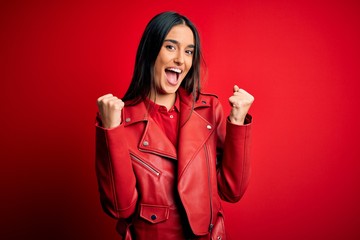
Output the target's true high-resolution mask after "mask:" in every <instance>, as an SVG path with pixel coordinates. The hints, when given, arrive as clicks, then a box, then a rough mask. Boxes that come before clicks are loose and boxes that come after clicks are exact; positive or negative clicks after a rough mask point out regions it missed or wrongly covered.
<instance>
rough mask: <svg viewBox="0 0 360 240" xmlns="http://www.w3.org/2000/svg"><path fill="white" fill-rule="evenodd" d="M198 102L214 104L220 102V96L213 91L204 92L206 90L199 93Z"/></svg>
mask: <svg viewBox="0 0 360 240" xmlns="http://www.w3.org/2000/svg"><path fill="white" fill-rule="evenodd" d="M197 102H198V103H202V104H206V103H208V104H210V105H213V104H217V103H218V102H219V98H218V96H217V95H215V94H213V93H204V92H201V93H200V94H199V98H198V100H197Z"/></svg>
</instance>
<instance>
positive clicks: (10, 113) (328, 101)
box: [0, 0, 360, 240]
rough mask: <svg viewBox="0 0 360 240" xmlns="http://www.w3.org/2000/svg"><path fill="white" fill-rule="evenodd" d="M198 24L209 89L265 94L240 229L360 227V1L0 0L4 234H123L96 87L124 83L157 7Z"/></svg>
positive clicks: (338, 234)
mask: <svg viewBox="0 0 360 240" xmlns="http://www.w3.org/2000/svg"><path fill="white" fill-rule="evenodd" d="M165 10H175V11H178V12H180V13H182V14H185V15H186V16H188V17H189V18H190V19H191V20H192V21H193V22H194V23H195V24H196V25H197V27H198V29H199V31H200V35H201V38H202V43H203V51H204V57H205V60H206V63H207V76H206V82H205V84H204V86H205V91H207V92H214V93H216V94H218V96H219V97H220V99H221V101H222V102H223V104H224V105H226V111H228V110H229V107H228V106H227V98H228V96H229V95H230V94H231V91H232V86H233V84H235V83H237V84H239V85H240V86H241V87H242V88H245V89H246V90H248V91H249V92H251V93H252V94H253V95H254V96H255V99H256V100H255V103H254V105H253V107H252V109H251V114H252V115H253V116H254V125H253V149H252V150H253V151H252V157H253V158H252V159H253V164H252V166H253V174H252V179H251V184H250V186H249V188H248V191H247V192H246V194H245V196H244V198H243V199H242V200H241V201H240V202H239V203H237V204H235V205H233V204H225V208H226V209H225V211H226V220H227V228H228V231H229V233H230V234H231V235H232V239H243V240H252V239H256V240H257V239H360V230H359V228H360V204H359V202H360V192H359V189H360V187H359V185H360V184H359V183H360V146H359V136H360V127H359V120H360V119H359V115H360V114H359V102H360V101H359V96H358V92H359V91H358V86H359V80H360V73H359V69H360V64H359V63H360V61H359V56H360V47H359V46H360V44H359V43H360V11H359V10H360V4H359V3H358V2H357V1H323V2H319V1H309V2H306V1H285V0H284V1H250V0H249V1H219V2H214V3H211V2H209V1H193V0H191V1H170V0H167V1H156V0H152V1H150V0H148V1H145V0H142V1H135V0H133V1H129V2H126V3H125V1H124V2H120V1H106V2H105V1H99V2H89V1H83V2H81V1H56V2H55V1H54V2H53V3H51V2H50V1H43V2H41V1H29V2H19V1H2V2H1V5H0V11H1V12H0V27H1V28H0V30H1V32H0V34H1V45H0V61H1V62H0V64H1V65H0V74H1V75H0V79H1V96H0V97H1V99H0V100H1V124H0V128H1V129H0V130H1V144H0V146H1V156H0V157H1V167H0V187H1V189H0V190H1V192H0V194H1V196H0V203H1V204H0V212H1V218H0V221H1V223H0V228H1V232H0V234H1V235H0V238H1V239H55V240H56V239H115V238H116V233H115V230H114V221H113V220H112V219H110V218H109V217H107V216H106V215H105V214H104V213H103V212H102V210H101V208H100V204H99V199H98V194H97V185H96V178H95V171H94V117H95V112H96V105H95V101H96V98H97V97H98V96H100V95H102V94H105V93H108V92H112V93H114V94H116V95H118V96H122V95H123V93H124V92H125V90H126V88H127V86H128V84H129V80H130V77H131V74H132V69H133V63H134V57H135V51H136V47H137V45H138V43H139V40H140V36H141V34H142V31H143V30H144V28H145V25H146V23H147V22H148V21H149V20H150V18H151V17H152V16H154V15H155V14H156V13H159V12H161V11H165Z"/></svg>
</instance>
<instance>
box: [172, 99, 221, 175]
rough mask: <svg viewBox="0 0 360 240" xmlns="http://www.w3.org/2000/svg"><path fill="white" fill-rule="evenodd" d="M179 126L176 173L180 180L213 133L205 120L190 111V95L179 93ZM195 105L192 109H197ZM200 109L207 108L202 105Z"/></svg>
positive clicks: (212, 129)
mask: <svg viewBox="0 0 360 240" xmlns="http://www.w3.org/2000/svg"><path fill="white" fill-rule="evenodd" d="M180 93H181V94H180V97H181V102H180V126H179V140H178V143H179V146H178V161H179V164H178V167H179V169H178V173H179V179H180V178H181V176H182V174H183V172H184V170H185V169H186V167H187V166H188V164H189V163H190V162H191V161H192V160H193V159H194V156H195V155H196V153H197V152H198V151H199V150H200V148H202V147H204V143H205V142H206V141H207V139H208V138H209V137H210V135H211V134H212V133H213V131H214V126H213V125H212V124H211V123H210V122H209V121H207V120H206V119H205V118H203V117H202V116H200V115H199V113H197V112H196V111H195V110H192V104H193V103H192V100H191V99H192V98H191V95H185V94H184V92H180ZM197 104H198V103H196V104H195V105H194V109H196V108H197ZM201 107H208V106H204V105H202V106H201Z"/></svg>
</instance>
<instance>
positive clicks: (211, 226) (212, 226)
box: [209, 223, 214, 233]
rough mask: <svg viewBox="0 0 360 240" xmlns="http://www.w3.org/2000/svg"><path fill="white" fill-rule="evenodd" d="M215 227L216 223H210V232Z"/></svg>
mask: <svg viewBox="0 0 360 240" xmlns="http://www.w3.org/2000/svg"><path fill="white" fill-rule="evenodd" d="M213 228H214V224H212V223H210V225H209V233H211V231H212V229H213Z"/></svg>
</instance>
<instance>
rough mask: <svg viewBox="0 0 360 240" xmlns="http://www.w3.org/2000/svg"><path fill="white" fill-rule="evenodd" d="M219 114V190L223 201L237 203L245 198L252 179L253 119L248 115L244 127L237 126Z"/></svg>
mask: <svg viewBox="0 0 360 240" xmlns="http://www.w3.org/2000/svg"><path fill="white" fill-rule="evenodd" d="M218 114H220V113H219V111H217V116H220V120H219V121H220V123H219V127H218V136H219V139H218V170H217V179H218V190H219V194H220V197H221V198H222V199H223V200H225V201H228V202H237V201H239V200H240V198H241V197H242V196H243V194H244V192H245V190H246V188H247V186H248V183H249V178H250V143H251V122H252V117H251V116H250V115H247V116H246V119H245V124H244V125H235V124H232V123H231V122H230V120H229V119H228V118H226V119H225V118H224V117H223V116H224V115H223V114H222V113H221V115H218ZM224 125H225V126H224ZM224 132H225V133H224ZM224 134H225V136H224Z"/></svg>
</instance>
